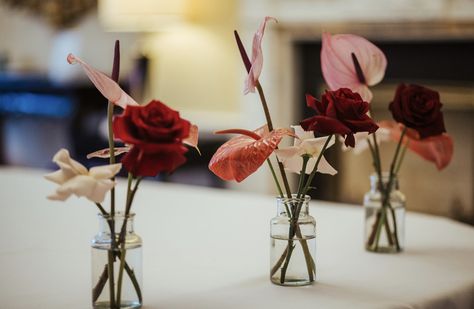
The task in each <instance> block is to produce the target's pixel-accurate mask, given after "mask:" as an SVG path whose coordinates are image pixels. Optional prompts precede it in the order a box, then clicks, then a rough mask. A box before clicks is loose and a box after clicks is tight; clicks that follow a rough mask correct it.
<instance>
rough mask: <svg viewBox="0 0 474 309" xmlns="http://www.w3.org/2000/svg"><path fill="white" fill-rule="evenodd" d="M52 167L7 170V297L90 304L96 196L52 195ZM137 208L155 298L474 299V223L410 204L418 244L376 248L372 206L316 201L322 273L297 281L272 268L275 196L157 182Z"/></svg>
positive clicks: (209, 303)
mask: <svg viewBox="0 0 474 309" xmlns="http://www.w3.org/2000/svg"><path fill="white" fill-rule="evenodd" d="M42 174H44V172H43V171H34V170H25V169H0V196H1V204H0V220H1V221H0V222H1V223H0V308H1V309H15V308H22V309H23V308H28V309H29V308H49V309H55V308H68V309H75V308H78V309H83V308H90V297H91V296H90V289H91V283H90V245H89V242H90V239H91V238H92V237H93V235H94V234H95V233H96V232H97V217H96V216H95V214H96V209H95V206H94V205H93V204H91V203H90V202H88V201H87V200H85V199H78V198H75V197H72V198H71V199H70V200H68V201H67V202H65V203H61V202H51V201H48V200H46V198H45V196H46V195H47V194H48V193H50V192H51V191H52V190H53V189H54V188H55V185H54V184H52V183H49V182H46V181H45V180H43V178H42ZM124 184H125V180H124V179H121V185H120V186H119V187H118V194H121V195H124V190H123V189H124ZM427 194H429V193H428V192H427ZM121 197H122V196H121ZM121 200H122V201H123V197H122V198H121ZM119 205H121V204H119ZM134 211H135V212H136V213H137V216H136V220H135V221H136V231H137V233H138V234H140V235H141V236H142V237H143V240H144V261H143V263H144V265H143V267H144V287H143V293H144V303H145V306H144V308H297V307H298V308H323V309H326V308H364V309H366V308H443V309H444V308H474V228H472V227H470V226H467V225H463V224H460V223H457V222H454V221H451V220H449V219H445V218H440V217H434V216H428V215H422V214H416V213H408V215H407V218H406V251H405V252H403V253H402V254H394V255H388V254H374V253H368V252H366V251H364V249H363V245H362V243H363V241H362V230H363V218H362V217H363V211H362V208H361V207H353V206H348V205H346V206H345V205H341V204H331V203H326V202H319V201H317V202H313V203H312V205H311V209H310V211H311V213H312V215H313V216H315V217H316V220H317V224H318V226H317V229H318V231H317V250H318V251H317V254H316V263H317V268H318V274H317V282H316V283H315V284H314V285H313V286H308V287H301V288H288V287H280V286H276V285H273V284H271V283H270V281H269V279H268V268H269V252H268V251H269V238H268V234H269V220H270V219H271V217H273V216H274V214H275V212H276V206H275V200H274V199H273V198H272V197H271V196H264V195H256V194H248V193H241V192H236V191H225V190H214V189H208V188H202V187H190V186H181V185H172V184H163V183H156V182H147V181H145V182H143V183H142V185H141V188H140V190H139V191H138V193H137V196H136V200H135V205H134Z"/></svg>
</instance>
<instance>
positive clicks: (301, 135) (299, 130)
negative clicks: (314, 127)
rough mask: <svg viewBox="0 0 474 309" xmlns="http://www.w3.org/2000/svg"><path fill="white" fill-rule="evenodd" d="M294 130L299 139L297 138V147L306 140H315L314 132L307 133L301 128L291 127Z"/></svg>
mask: <svg viewBox="0 0 474 309" xmlns="http://www.w3.org/2000/svg"><path fill="white" fill-rule="evenodd" d="M291 127H292V128H293V130H295V134H296V136H298V138H299V139H297V138H295V144H294V145H295V146H298V145H299V144H301V142H302V141H303V140H306V139H311V138H314V132H313V131H305V130H303V128H302V127H301V126H291Z"/></svg>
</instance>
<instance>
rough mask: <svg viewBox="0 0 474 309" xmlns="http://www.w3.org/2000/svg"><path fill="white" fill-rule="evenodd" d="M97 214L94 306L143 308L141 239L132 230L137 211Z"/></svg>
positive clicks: (93, 253) (93, 266)
mask: <svg viewBox="0 0 474 309" xmlns="http://www.w3.org/2000/svg"><path fill="white" fill-rule="evenodd" d="M98 216H99V232H98V233H97V235H96V236H95V237H94V239H92V244H91V247H92V307H93V308H111V309H118V308H141V306H142V293H141V290H142V239H141V238H140V236H138V235H137V234H135V232H134V230H133V219H134V216H135V214H129V215H125V214H124V213H122V212H117V213H116V214H115V216H113V217H112V216H110V215H109V216H105V215H101V214H99V215H98ZM111 231H114V233H113V235H112V233H111ZM112 240H113V241H112Z"/></svg>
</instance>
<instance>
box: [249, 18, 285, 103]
mask: <svg viewBox="0 0 474 309" xmlns="http://www.w3.org/2000/svg"><path fill="white" fill-rule="evenodd" d="M269 20H273V21H275V22H278V21H277V20H276V19H275V18H273V17H269V16H267V17H265V19H264V20H263V21H262V23H261V24H260V27H259V28H258V30H257V32H256V33H255V35H254V36H253V42H252V60H251V67H250V71H249V74H248V76H247V79H246V81H245V89H244V94H247V93H249V92H255V86H256V85H257V81H258V78H259V77H260V74H261V73H262V67H263V53H262V39H263V34H264V32H265V26H266V24H267V22H268V21H269Z"/></svg>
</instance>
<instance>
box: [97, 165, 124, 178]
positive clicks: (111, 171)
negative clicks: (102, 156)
mask: <svg viewBox="0 0 474 309" xmlns="http://www.w3.org/2000/svg"><path fill="white" fill-rule="evenodd" d="M121 168H122V164H120V163H116V164H109V165H100V166H94V167H92V168H91V169H90V170H89V175H90V176H91V177H93V178H94V179H96V180H99V179H109V178H112V177H114V176H115V175H117V173H118V172H120V169H121Z"/></svg>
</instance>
